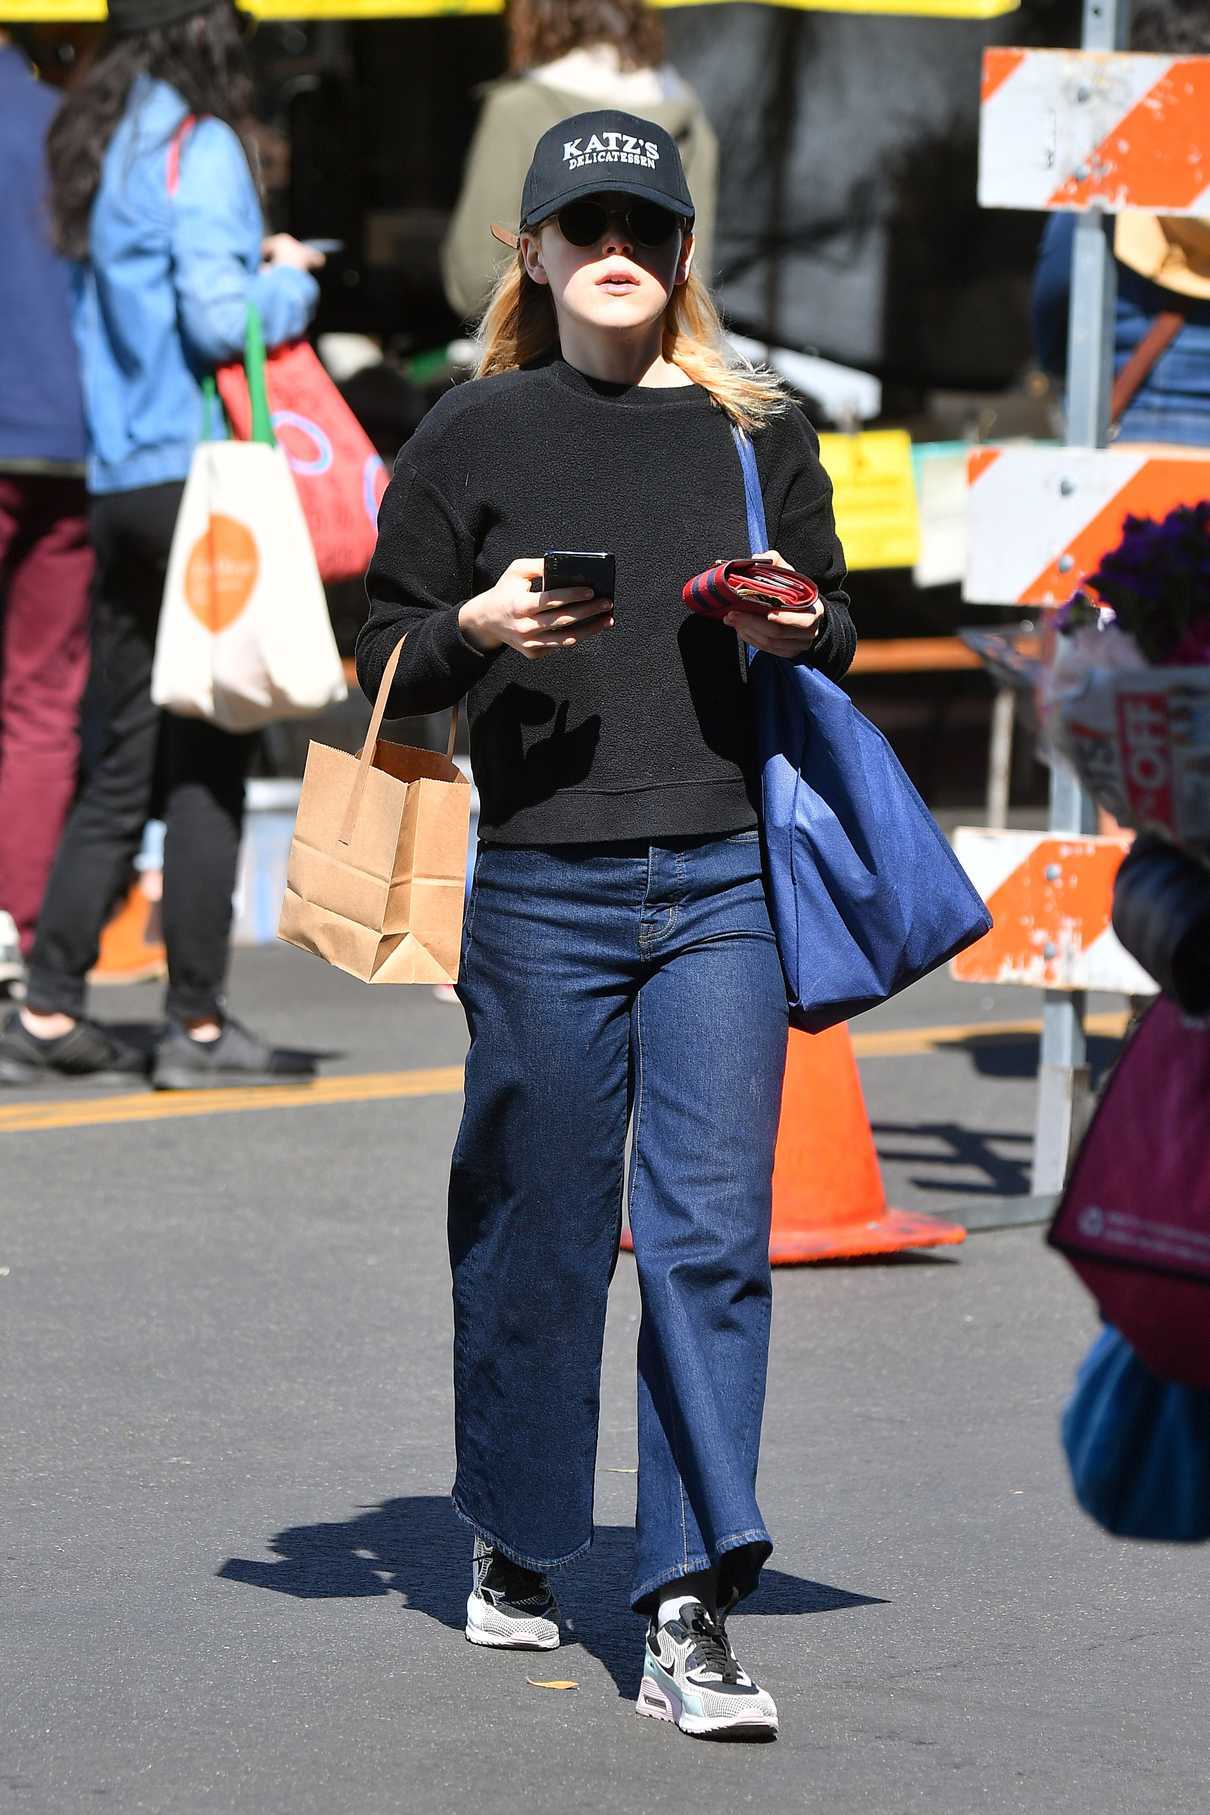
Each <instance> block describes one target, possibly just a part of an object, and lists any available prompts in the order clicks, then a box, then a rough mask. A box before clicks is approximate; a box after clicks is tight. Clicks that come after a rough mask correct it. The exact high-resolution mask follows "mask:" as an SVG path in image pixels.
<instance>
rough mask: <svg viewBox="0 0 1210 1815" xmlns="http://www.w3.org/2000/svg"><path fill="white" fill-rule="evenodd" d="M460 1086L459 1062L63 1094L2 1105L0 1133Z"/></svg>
mask: <svg viewBox="0 0 1210 1815" xmlns="http://www.w3.org/2000/svg"><path fill="white" fill-rule="evenodd" d="M461 1089H462V1067H461V1065H439V1066H435V1067H433V1068H432V1069H431V1070H428V1071H378V1072H362V1073H360V1074H359V1075H357V1076H353V1077H335V1078H317V1079H316V1080H315V1082H314V1083H313V1084H268V1085H265V1086H264V1087H263V1088H257V1089H246V1090H167V1091H146V1090H144V1091H140V1092H139V1093H138V1094H137V1095H136V1096H120V1097H91V1098H89V1099H88V1100H87V1101H82V1100H81V1099H80V1098H78V1097H76V1098H71V1097H68V1098H60V1099H58V1100H57V1101H55V1102H53V1103H27V1104H14V1105H13V1106H12V1107H11V1108H4V1109H0V1134H35V1133H41V1132H43V1131H44V1130H48V1129H55V1128H103V1127H106V1126H108V1125H110V1124H111V1123H114V1122H164V1121H169V1120H172V1119H175V1118H176V1117H179V1116H195V1115H232V1114H238V1113H239V1112H240V1111H243V1110H248V1109H309V1108H311V1107H312V1105H314V1104H321V1103H376V1102H383V1101H385V1100H387V1099H389V1098H394V1097H431V1096H448V1095H450V1094H451V1093H453V1092H455V1091H459V1090H461Z"/></svg>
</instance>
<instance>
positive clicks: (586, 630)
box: [458, 550, 613, 662]
mask: <svg viewBox="0 0 1210 1815" xmlns="http://www.w3.org/2000/svg"><path fill="white" fill-rule="evenodd" d="M554 552H555V553H556V554H559V553H563V552H567V551H559V550H556V551H554ZM549 558H550V557H549V556H548V557H547V560H546V561H544V560H539V559H536V558H533V557H529V556H522V557H521V558H520V559H519V560H516V561H513V562H512V563H511V564H510V565H509V566H508V567H507V568H506V569H505V571H504V572H503V573H502V574H501V576H500V578H499V579H498V580H497V581H496V584H495V585H494V586H492V587H489V588H488V590H487V591H486V592H481V593H477V594H476V595H475V597H474V598H472V599H468V600H467V601H466V604H465V605H462V606H460V607H459V610H458V628H459V630H460V632H461V633H462V636H463V637H464V639H465V640H466V641H467V642H468V643H470V644H471V646H472V647H473V648H475V649H481V650H483V651H484V652H485V653H490V652H491V651H492V650H494V649H500V648H502V647H505V646H507V647H508V648H509V649H515V650H516V652H517V654H518V655H523V656H524V657H525V659H526V660H527V661H531V662H532V661H536V660H537V659H538V658H539V657H541V656H545V655H554V654H556V653H557V652H558V651H559V650H563V649H572V648H574V647H575V646H576V644H577V643H582V642H584V641H586V640H587V639H588V638H590V637H595V636H600V635H601V633H602V631H605V630H610V629H612V627H613V601H612V598H611V597H609V596H602V595H601V594H599V593H598V592H597V590H596V587H597V585H598V583H602V582H604V581H605V580H606V579H607V578H608V579H609V580H610V581H611V582H612V574H613V556H612V555H606V556H603V557H591V558H592V559H603V560H605V561H608V563H609V568H608V572H606V570H605V569H603V568H598V569H596V573H595V578H593V579H591V580H586V583H585V584H584V585H581V586H567V585H561V586H556V587H553V588H552V587H550V586H548V585H547V584H546V573H547V561H548V560H549ZM572 558H573V559H577V560H578V559H581V558H582V557H579V556H573V557H572ZM554 571H555V572H556V573H557V572H558V571H559V569H558V566H557V563H556V566H555V569H554ZM535 594H538V595H540V596H538V597H535Z"/></svg>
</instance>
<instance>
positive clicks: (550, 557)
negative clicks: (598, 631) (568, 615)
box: [542, 548, 616, 599]
mask: <svg viewBox="0 0 1210 1815" xmlns="http://www.w3.org/2000/svg"><path fill="white" fill-rule="evenodd" d="M614 566H615V563H614V558H613V556H612V555H610V554H602V553H596V554H587V553H585V552H583V551H579V550H576V549H571V548H548V549H547V551H546V557H545V559H544V561H543V563H542V590H543V592H557V591H559V590H560V589H561V588H562V587H564V586H591V587H592V593H593V597H594V598H596V599H612V598H613V589H614V585H615V583H616V581H615V573H614Z"/></svg>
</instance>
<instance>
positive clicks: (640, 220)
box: [555, 201, 687, 248]
mask: <svg viewBox="0 0 1210 1815" xmlns="http://www.w3.org/2000/svg"><path fill="white" fill-rule="evenodd" d="M555 219H556V221H557V222H558V223H559V232H560V233H561V234H562V235H563V238H564V239H565V240H566V241H567V243H568V245H569V246H581V247H582V246H595V245H596V243H597V241H598V240H599V239H602V238H603V237H604V235H605V231H606V229H607V228H608V226H609V225H610V223H611V222H612V221H621V223H622V225H623V227H624V228H625V229H626V237H627V239H630V240H633V241H634V243H635V245H636V246H647V247H649V248H650V247H655V246H666V245H667V244H668V241H669V240H670V239H671V238H672V236H673V234H674V233H675V232H676V230H677V228H678V227H682V226H685V225H686V224H687V223H685V222H684V221H682V220H681V218H680V216H679V215H676V214H673V213H672V212H671V210H670V209H668V208H661V207H660V205H659V203H658V202H631V203H629V205H628V206H627V207H625V208H607V207H606V206H605V204H604V203H603V202H593V201H583V202H568V204H567V206H566V208H560V209H559V210H558V212H557V213H556V215H555Z"/></svg>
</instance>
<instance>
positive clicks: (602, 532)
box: [357, 360, 857, 844]
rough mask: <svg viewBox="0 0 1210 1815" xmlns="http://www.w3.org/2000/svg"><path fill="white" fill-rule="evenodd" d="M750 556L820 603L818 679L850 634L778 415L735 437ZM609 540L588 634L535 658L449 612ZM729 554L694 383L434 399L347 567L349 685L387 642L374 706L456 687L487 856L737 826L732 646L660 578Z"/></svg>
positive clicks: (824, 525)
mask: <svg viewBox="0 0 1210 1815" xmlns="http://www.w3.org/2000/svg"><path fill="white" fill-rule="evenodd" d="M754 443H755V447H756V454H757V462H758V465H759V469H760V475H761V482H762V490H763V494H764V501H765V512H766V516H767V520H768V530H769V545H770V547H772V548H776V549H777V550H778V551H779V552H780V553H781V554H782V555H783V556H784V557H785V559H786V560H787V561H788V562H789V563H790V565H791V567H794V568H797V569H798V571H799V572H801V573H805V574H808V575H809V576H810V577H811V579H813V580H814V581H815V582H816V584H817V585H818V587H819V589H820V593H821V595H822V597H823V601H824V604H825V607H826V614H825V617H824V622H823V626H822V628H821V630H820V633H819V636H818V638H817V640H816V642H815V644H814V646H813V648H812V650H811V653H810V656H809V658H808V659H809V660H810V661H811V662H812V663H813V664H814V665H815V666H816V667H818V668H819V669H820V670H821V671H822V672H823V673H824V674H826V675H828V676H830V677H831V678H832V679H833V680H839V678H840V677H841V675H843V674H844V673H845V671H846V670H847V668H848V666H849V664H850V662H851V661H852V659H853V651H854V648H855V646H856V640H857V639H856V635H855V633H854V630H853V624H852V620H851V618H850V616H849V609H848V599H847V597H846V595H845V593H844V591H843V590H842V585H843V581H844V577H845V567H844V556H843V553H842V551H841V547H840V544H839V542H838V541H837V539H836V529H835V524H834V521H833V517H832V502H831V499H832V487H831V484H830V483H829V480H828V477H827V475H826V473H825V472H824V470H823V468H822V466H821V465H820V462H819V442H818V440H817V438H816V435H815V431H814V430H813V429H812V428H811V426H810V424H809V423H808V422H807V420H806V418H805V417H804V416H803V415H802V414H801V412H800V411H799V410H797V409H796V408H793V407H791V408H789V409H787V410H786V411H785V413H784V414H782V415H779V416H777V417H775V418H774V419H773V421H772V422H771V423H770V424H769V425H768V426H767V427H766V428H765V429H763V430H762V431H761V432H760V433H758V434H757V435H756V436H755V437H754ZM550 548H573V549H574V548H579V549H609V550H612V552H613V553H614V555H615V556H616V560H617V583H616V593H615V596H616V610H615V618H616V623H615V626H614V628H613V629H612V630H607V631H605V632H603V633H602V634H601V635H600V636H599V637H596V638H595V639H593V640H591V641H589V642H586V643H583V644H580V645H579V646H578V647H576V648H573V649H567V650H559V651H558V652H556V653H555V654H553V655H547V656H543V657H541V658H540V659H538V660H537V661H533V662H531V661H527V660H526V659H525V657H524V656H521V655H519V654H518V653H517V652H516V651H515V650H512V649H508V648H504V649H498V650H494V651H492V652H491V653H490V654H483V653H481V652H480V651H478V650H476V649H474V648H473V647H472V646H471V645H470V644H469V643H468V642H467V641H466V640H465V638H464V637H463V636H462V634H461V632H460V630H459V628H458V622H457V611H458V607H459V606H461V605H462V604H464V603H465V601H466V600H467V599H469V598H472V597H473V596H474V595H475V594H477V593H481V592H486V591H487V590H488V589H489V588H490V587H491V586H493V585H494V584H495V582H496V581H497V580H498V579H499V577H500V575H501V574H502V573H503V572H504V570H505V568H506V567H507V566H508V565H509V563H510V562H511V561H514V560H517V559H518V558H520V557H522V556H533V557H536V558H540V557H541V556H542V555H543V554H544V553H545V551H546V550H547V549H550ZM748 552H749V550H748V539H747V526H746V515H745V510H744V489H743V475H742V472H741V470H740V464H739V456H738V454H737V452H736V448H735V444H734V441H733V440H732V437H731V429H730V424H729V421H728V419H727V417H726V416H725V415H724V414H723V413H722V411H721V410H719V409H718V408H717V407H716V406H715V405H714V404H713V403H712V402H711V400H710V398H709V396H708V395H707V393H706V392H705V391H704V390H702V389H700V388H699V387H698V386H696V385H683V386H674V387H669V388H667V389H665V388H654V387H642V386H637V385H631V386H622V385H607V384H602V383H599V382H597V381H596V380H594V379H590V378H588V377H586V376H585V375H584V374H583V373H581V372H578V371H577V370H575V368H574V367H572V366H569V365H568V364H566V362H565V361H563V360H554V361H552V362H550V363H547V364H544V365H542V366H539V367H535V368H531V369H528V370H526V371H520V372H508V373H504V374H502V375H501V376H499V377H497V378H486V379H477V380H473V381H471V382H469V383H467V384H463V385H460V386H458V387H457V388H456V389H454V390H452V391H450V392H448V393H447V394H446V395H445V396H444V397H442V398H441V400H440V402H439V403H438V404H437V405H436V406H435V408H434V409H432V410H431V411H430V412H429V414H428V415H427V416H426V417H425V419H424V421H423V422H422V423H421V425H420V427H419V428H418V429H417V431H416V433H415V434H414V435H413V436H412V438H411V440H410V441H408V442H407V444H406V445H405V446H404V448H403V450H402V452H401V453H400V455H399V458H398V460H397V461H396V463H395V472H394V477H393V478H392V480H391V484H390V487H389V489H388V491H387V494H386V497H385V498H384V499H383V503H382V510H381V514H380V516H379V527H378V547H377V550H376V552H375V555H374V559H373V562H372V563H371V566H370V571H369V575H368V577H367V582H366V584H367V590H368V592H369V596H370V606H371V609H370V615H369V617H368V619H367V621H366V623H365V624H364V625H363V627H362V630H361V633H360V635H359V637H358V639H357V673H358V678H359V679H360V681H361V685H362V687H363V688H364V689H365V692H366V693H367V694H368V695H369V697H370V698H371V699H373V698H374V696H375V695H376V693H377V690H378V686H379V683H380V681H381V679H382V673H383V669H384V668H385V666H386V662H387V658H388V656H389V655H390V653H391V650H392V649H393V648H394V646H395V644H396V643H397V642H398V641H399V638H400V636H402V635H403V633H404V632H405V631H406V632H407V633H408V640H407V643H406V645H405V646H404V651H403V655H402V657H401V659H400V663H399V671H398V674H397V677H396V680H395V684H394V687H393V689H392V692H391V699H390V704H389V714H390V716H392V717H394V716H400V717H402V716H404V715H407V714H411V713H422V712H433V711H436V710H438V709H439V708H441V707H444V706H452V705H453V704H454V703H455V701H457V700H460V699H462V698H463V696H464V695H467V696H469V697H468V709H469V719H470V740H471V760H472V763H473V766H474V771H475V780H476V782H477V783H478V786H479V793H480V799H481V803H482V804H481V817H480V835H481V836H482V837H483V838H484V839H486V840H488V841H494V842H498V843H502V844H567V843H576V842H581V841H583V842H597V841H606V840H613V839H656V840H658V839H660V838H663V837H673V836H678V835H681V836H687V835H693V834H698V833H713V832H720V833H721V832H731V831H740V830H743V829H745V828H746V827H749V826H751V825H753V824H755V813H754V811H753V805H752V801H753V799H754V798H755V796H754V789H753V775H752V762H751V757H750V742H751V739H750V730H751V726H750V708H749V699H748V686H747V681H746V676H745V664H744V660H743V655H742V649H741V646H740V643H739V640H738V638H737V636H736V633H735V632H734V631H733V630H731V629H729V628H728V627H727V625H725V624H721V623H715V622H712V621H710V620H708V619H705V618H701V617H697V616H696V615H694V614H693V613H691V612H689V611H687V610H686V608H685V606H684V604H683V603H682V600H681V588H682V586H683V585H684V584H685V582H686V580H688V579H690V578H692V576H693V575H694V574H696V573H700V572H701V571H702V569H703V568H706V567H709V566H710V565H711V564H712V563H713V562H715V561H717V560H720V559H724V558H728V559H729V558H732V557H737V556H742V555H745V554H747V553H748Z"/></svg>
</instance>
